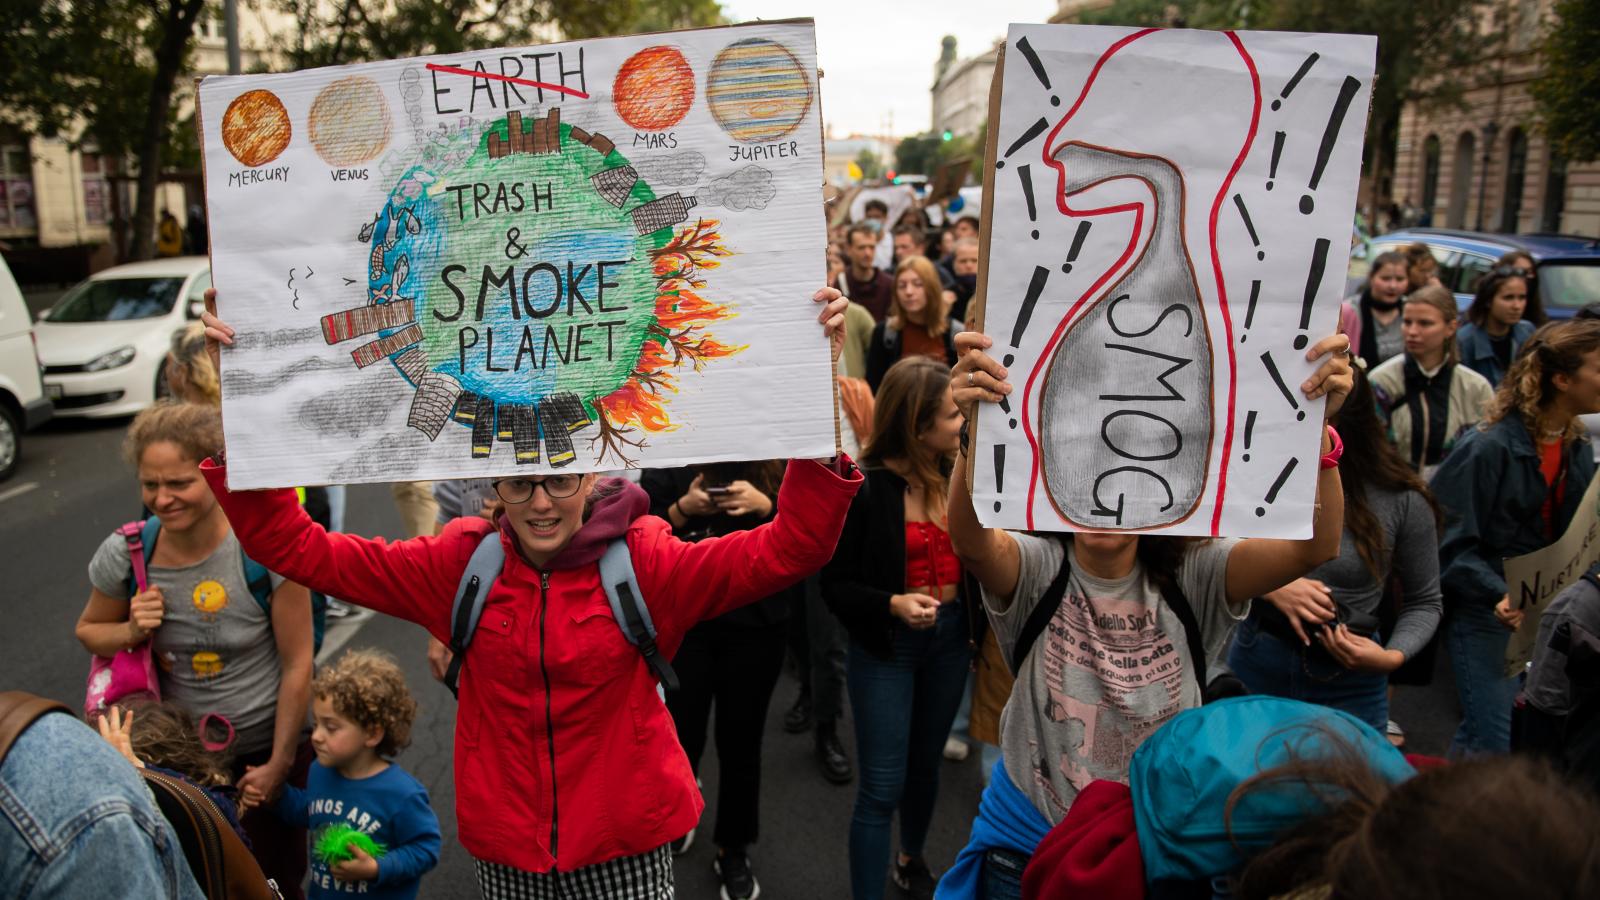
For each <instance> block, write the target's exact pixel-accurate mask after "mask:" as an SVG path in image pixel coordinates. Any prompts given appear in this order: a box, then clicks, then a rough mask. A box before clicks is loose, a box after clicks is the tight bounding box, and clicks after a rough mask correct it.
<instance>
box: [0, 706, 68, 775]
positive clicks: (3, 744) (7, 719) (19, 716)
mask: <svg viewBox="0 0 1600 900" xmlns="http://www.w3.org/2000/svg"><path fill="white" fill-rule="evenodd" d="M52 712H64V713H66V714H67V715H69V716H70V715H72V710H70V709H68V708H67V706H66V704H65V703H58V702H56V701H54V700H51V699H49V698H46V697H37V696H35V695H33V694H30V693H27V692H26V691H3V692H0V762H5V758H6V753H8V752H9V751H10V750H11V745H12V744H13V743H15V742H16V740H17V738H19V737H21V736H22V733H23V732H24V731H27V730H28V726H29V725H32V724H33V723H34V722H36V721H38V719H39V717H40V716H42V715H44V714H45V713H52Z"/></svg>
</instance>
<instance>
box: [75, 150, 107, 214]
mask: <svg viewBox="0 0 1600 900" xmlns="http://www.w3.org/2000/svg"><path fill="white" fill-rule="evenodd" d="M78 165H79V168H80V169H81V170H82V171H83V220H84V221H85V222H87V223H88V224H90V225H105V224H107V223H108V222H110V221H111V188H110V186H109V185H108V183H107V181H106V169H105V165H106V163H105V159H104V158H102V157H101V156H100V154H99V152H98V151H95V150H84V151H83V153H82V154H81V155H80V156H79V164H78Z"/></svg>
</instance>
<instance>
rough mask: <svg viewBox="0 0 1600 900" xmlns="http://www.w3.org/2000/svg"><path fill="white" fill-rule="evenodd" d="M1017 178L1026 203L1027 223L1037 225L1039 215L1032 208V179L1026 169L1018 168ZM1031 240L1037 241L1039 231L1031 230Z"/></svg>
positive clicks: (1025, 167) (1024, 167) (1023, 167)
mask: <svg viewBox="0 0 1600 900" xmlns="http://www.w3.org/2000/svg"><path fill="white" fill-rule="evenodd" d="M1017 177H1018V178H1020V179H1022V196H1023V197H1025V198H1027V201H1028V221H1029V222H1034V223H1037V222H1038V220H1039V213H1038V210H1036V209H1034V206H1033V177H1032V176H1031V175H1029V174H1028V167H1027V166H1018V167H1017ZM1033 239H1034V240H1036V241H1037V240H1038V239H1039V229H1037V228H1035V229H1034V230H1033Z"/></svg>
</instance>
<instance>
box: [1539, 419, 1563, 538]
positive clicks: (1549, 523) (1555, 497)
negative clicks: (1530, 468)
mask: <svg viewBox="0 0 1600 900" xmlns="http://www.w3.org/2000/svg"><path fill="white" fill-rule="evenodd" d="M1561 450H1562V447H1561V441H1560V440H1554V441H1544V442H1543V443H1541V444H1539V474H1540V475H1543V476H1544V486H1545V489H1546V490H1545V495H1544V509H1543V510H1542V511H1543V513H1544V530H1545V533H1546V534H1551V535H1553V534H1554V531H1555V522H1556V508H1557V507H1558V506H1559V505H1560V503H1561V491H1560V490H1558V482H1559V481H1560V479H1561V463H1562V459H1561Z"/></svg>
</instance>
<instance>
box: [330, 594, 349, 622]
mask: <svg viewBox="0 0 1600 900" xmlns="http://www.w3.org/2000/svg"><path fill="white" fill-rule="evenodd" d="M354 613H355V609H354V608H353V607H351V606H350V604H348V603H346V602H344V601H343V600H335V599H333V598H332V597H329V598H328V605H327V607H326V608H325V609H324V610H323V614H324V615H326V616H327V617H328V618H330V619H342V618H344V617H345V616H348V615H352V614H354Z"/></svg>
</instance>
